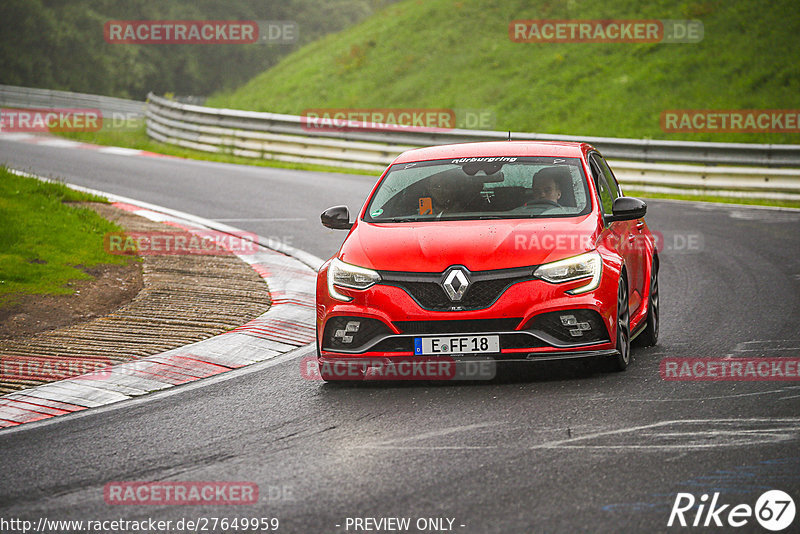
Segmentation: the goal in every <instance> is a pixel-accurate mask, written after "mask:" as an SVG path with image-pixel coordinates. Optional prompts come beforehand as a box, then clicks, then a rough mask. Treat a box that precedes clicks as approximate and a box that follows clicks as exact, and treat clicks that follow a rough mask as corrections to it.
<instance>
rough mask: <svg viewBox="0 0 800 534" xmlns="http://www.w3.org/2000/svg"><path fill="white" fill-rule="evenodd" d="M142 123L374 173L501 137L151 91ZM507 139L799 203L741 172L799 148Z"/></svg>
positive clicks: (218, 148) (785, 185) (654, 180)
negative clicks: (333, 125)
mask: <svg viewBox="0 0 800 534" xmlns="http://www.w3.org/2000/svg"><path fill="white" fill-rule="evenodd" d="M146 119H147V133H148V135H150V136H151V137H152V138H154V139H157V140H159V141H162V142H165V143H170V144H174V145H179V146H183V147H187V148H193V149H197V150H203V151H207V152H215V153H226V154H232V155H236V156H244V157H251V158H261V159H274V160H279V161H286V162H300V163H315V164H321V165H328V166H335V167H343V168H351V169H352V168H355V169H365V170H374V171H382V170H383V169H384V168H385V167H386V165H387V164H388V163H390V162H391V161H392V159H394V158H395V157H396V156H397V155H398V154H399V153H400V152H403V151H404V150H408V149H410V148H415V147H419V146H429V145H439V144H447V143H458V142H472V141H488V140H495V141H497V140H505V139H507V138H508V133H507V132H492V131H482V130H457V129H456V130H447V131H436V132H431V131H424V132H402V131H385V130H379V129H375V128H369V127H364V128H358V129H350V130H348V131H335V130H313V129H311V128H309V127H308V126H306V125H305V124H304V122H303V118H302V117H299V116H295V115H282V114H277V113H263V112H249V111H241V110H232V109H217V108H210V107H203V106H195V105H189V104H183V103H179V102H174V101H171V100H167V99H165V98H162V97H159V96H156V95H154V94H152V93H151V94H150V95H148V105H147V115H146ZM511 138H512V139H515V140H560V141H585V142H588V143H591V144H592V145H594V146H595V147H597V148H598V149H599V150H600V151H601V152H602V153H603V154H604V155H605V156H606V157H607V158H609V159H612V160H615V161H614V165H613V166H614V170H615V173H616V174H617V175H618V177H619V179H620V181H621V182H623V183H624V184H629V185H631V184H632V185H634V186H642V188H646V187H655V186H657V187H660V188H664V187H675V188H692V189H695V190H697V189H701V190H706V191H711V190H742V191H751V193H748V194H747V196H753V197H770V198H797V199H800V194H798V193H800V169H779V168H765V167H741V166H743V165H761V166H769V167H774V166H795V167H800V145H758V144H743V143H691V142H685V141H653V140H639V139H616V138H609V137H576V136H555V135H544V134H531V133H513V132H512V134H511ZM621 160H629V161H621ZM630 160H633V161H630ZM654 162H658V163H654ZM670 162H682V163H684V164H681V165H676V164H674V163H670ZM720 164H724V165H726V166H719V165H720ZM712 165H713V166H712ZM732 165H737V166H732ZM767 192H770V193H769V194H767Z"/></svg>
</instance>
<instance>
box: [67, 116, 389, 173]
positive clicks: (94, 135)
mask: <svg viewBox="0 0 800 534" xmlns="http://www.w3.org/2000/svg"><path fill="white" fill-rule="evenodd" d="M53 133H54V134H56V135H59V136H61V137H66V138H67V139H73V140H75V141H82V142H84V143H93V144H96V145H103V146H119V147H125V148H135V149H139V150H146V151H148V152H155V153H156V154H165V155H167V156H175V157H179V158H188V159H197V160H203V161H216V162H219V163H238V164H240V165H257V166H260V167H276V168H280V169H297V170H304V171H321V172H341V173H347V174H367V175H371V176H379V175H380V172H377V171H362V170H354V169H346V168H343V167H332V166H326V165H311V164H306V163H290V162H284V161H277V160H270V159H255V158H245V157H242V156H234V155H231V154H218V153H214V152H203V151H202V150H193V149H190V148H183V147H179V146H174V145H168V144H166V143H160V142H158V141H156V140H154V139H150V138H149V137H147V133H146V132H145V128H144V126H142V127H141V128H138V129H132V130H122V129H118V130H115V129H112V128H103V129H101V130H99V131H97V132H53Z"/></svg>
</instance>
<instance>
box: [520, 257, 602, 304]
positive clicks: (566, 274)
mask: <svg viewBox="0 0 800 534" xmlns="http://www.w3.org/2000/svg"><path fill="white" fill-rule="evenodd" d="M602 270H603V258H602V257H600V253H599V252H597V251H596V250H593V251H592V252H587V253H586V254H581V255H580V256H573V257H572V258H566V259H563V260H558V261H554V262H551V263H545V264H544V265H540V266H539V267H537V268H536V270H535V271H533V275H534V276H536V277H537V278H541V279H542V280H545V281H547V282H550V283H553V284H561V283H563V282H570V281H572V280H580V279H582V278H589V279H590V280H588V283H587V284H586V285H583V286H580V287H577V288H575V289H571V290H569V291H567V293H569V294H570V295H578V294H580V293H586V292H587V291H592V290H593V289H597V286H598V285H600V273H601V272H602Z"/></svg>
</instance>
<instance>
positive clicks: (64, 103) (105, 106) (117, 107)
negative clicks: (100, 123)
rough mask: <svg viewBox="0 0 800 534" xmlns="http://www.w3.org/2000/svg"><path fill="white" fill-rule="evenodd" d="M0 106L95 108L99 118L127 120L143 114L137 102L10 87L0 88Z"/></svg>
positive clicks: (140, 104) (143, 111) (84, 94)
mask: <svg viewBox="0 0 800 534" xmlns="http://www.w3.org/2000/svg"><path fill="white" fill-rule="evenodd" d="M0 106H3V107H9V108H90V109H99V110H100V112H101V113H102V114H103V116H113V115H114V114H125V115H126V116H127V117H129V118H141V117H144V113H145V103H144V102H139V101H138V100H126V99H124V98H115V97H113V96H101V95H90V94H87V93H71V92H68V91H54V90H50V89H34V88H31V87H17V86H14V85H0Z"/></svg>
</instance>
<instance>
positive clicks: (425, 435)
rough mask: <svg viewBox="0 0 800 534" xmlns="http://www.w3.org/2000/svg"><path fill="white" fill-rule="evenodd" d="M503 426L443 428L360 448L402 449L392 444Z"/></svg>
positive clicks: (473, 425) (377, 442) (486, 425)
mask: <svg viewBox="0 0 800 534" xmlns="http://www.w3.org/2000/svg"><path fill="white" fill-rule="evenodd" d="M503 424H505V423H475V424H472V425H463V426H454V427H450V428H443V429H441V430H433V431H431V432H424V433H422V434H417V435H416V436H405V437H402V438H396V439H389V440H385V441H376V442H373V443H367V444H364V445H361V446H360V447H367V448H384V447H386V448H392V449H394V448H402V447H393V446H392V444H393V443H403V442H406V441H416V440H421V439H428V438H439V437H442V436H449V435H452V434H457V433H459V432H466V431H468V430H477V429H479V428H486V427H490V426H499V425H503ZM360 447H358V448H360ZM408 448H423V449H429V448H433V447H408ZM447 448H461V447H460V446H454V447H447ZM466 448H476V449H479V448H483V447H466Z"/></svg>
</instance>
